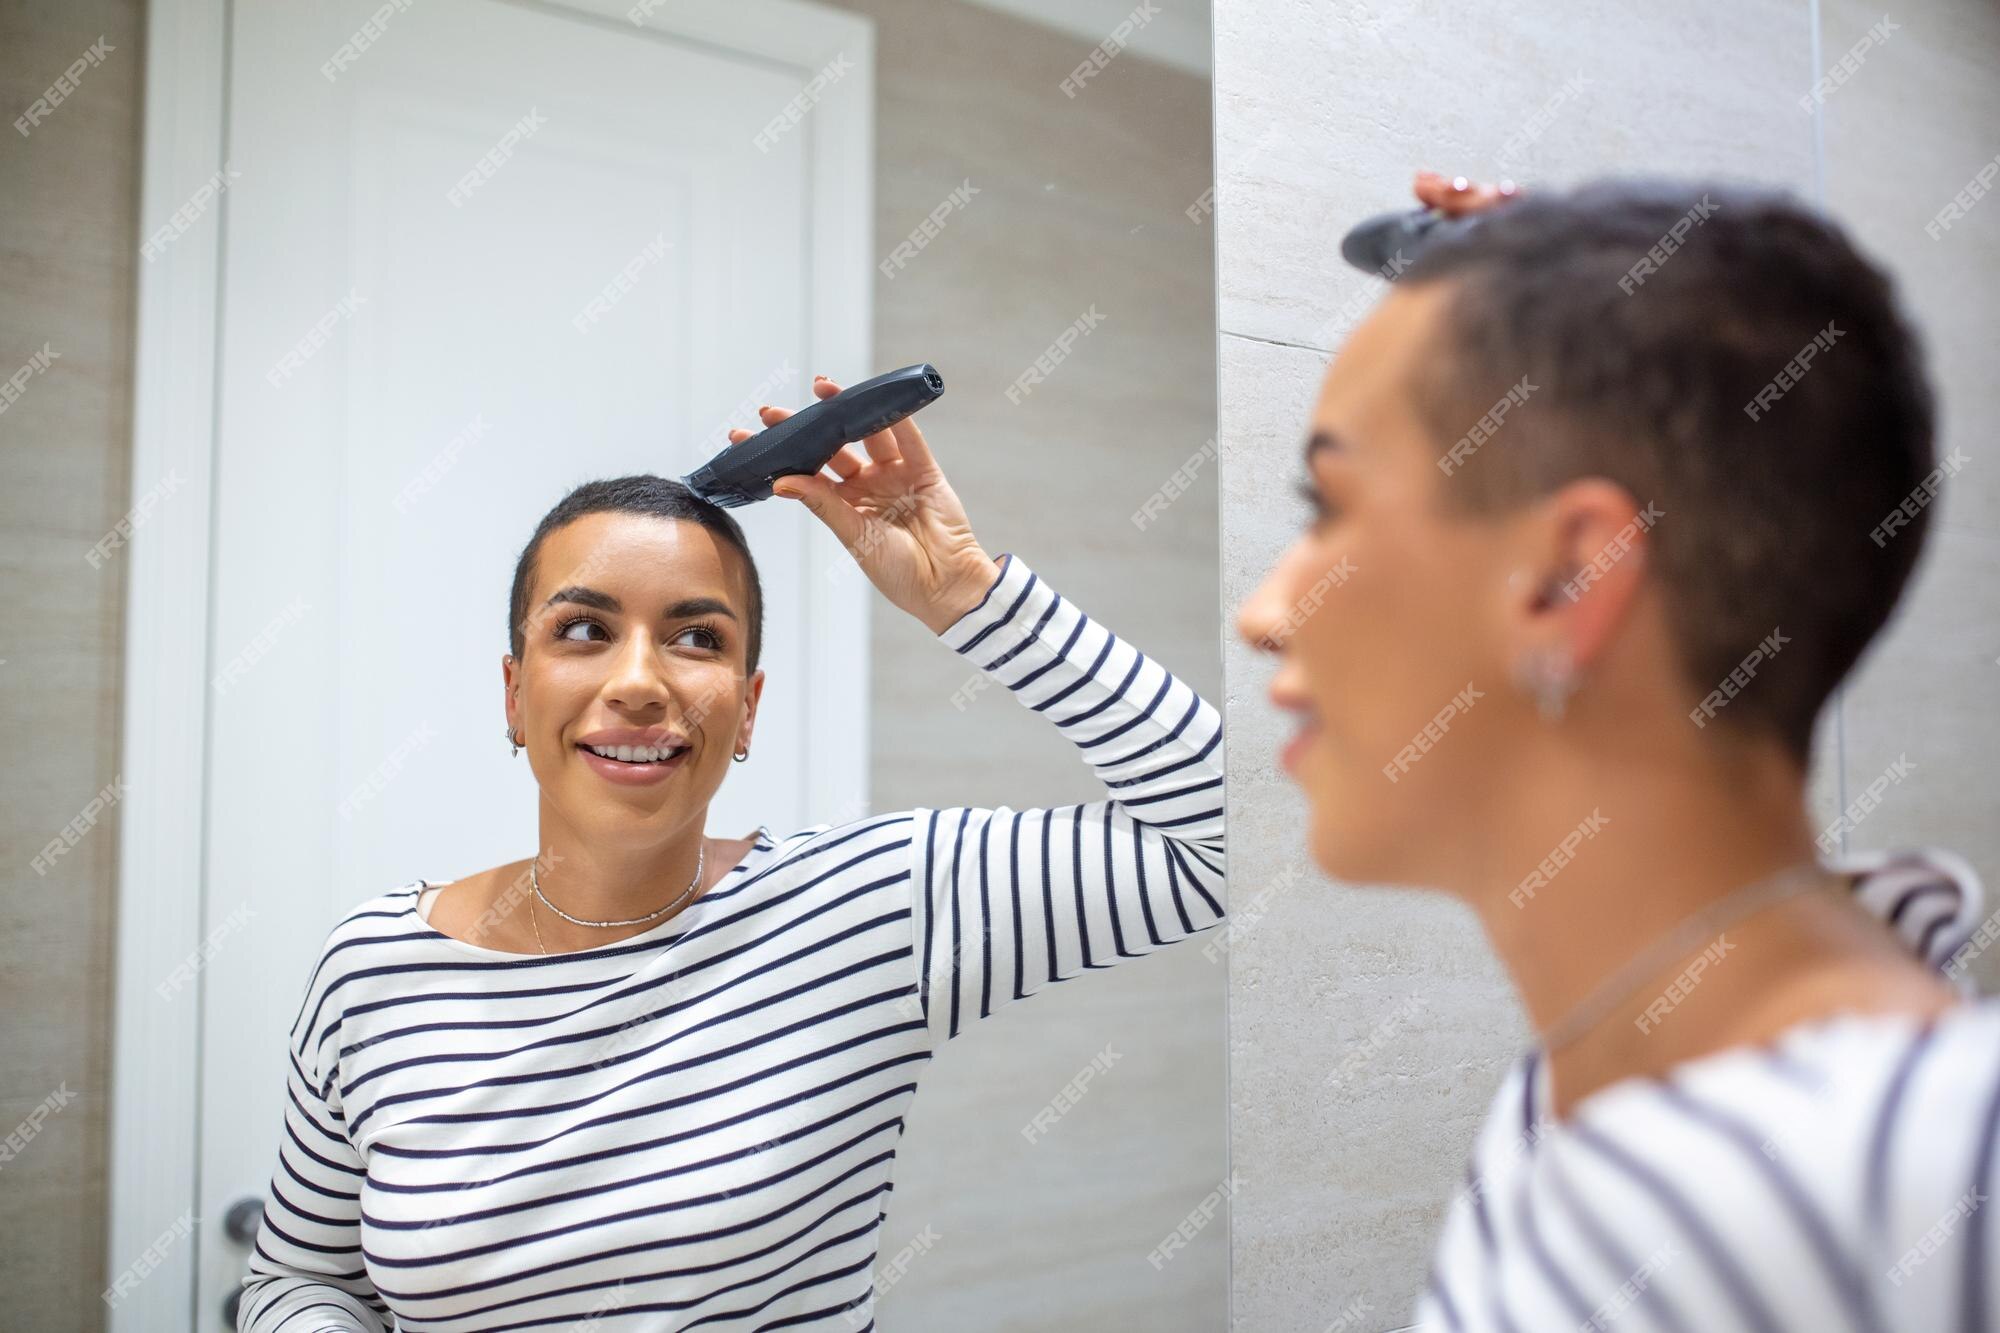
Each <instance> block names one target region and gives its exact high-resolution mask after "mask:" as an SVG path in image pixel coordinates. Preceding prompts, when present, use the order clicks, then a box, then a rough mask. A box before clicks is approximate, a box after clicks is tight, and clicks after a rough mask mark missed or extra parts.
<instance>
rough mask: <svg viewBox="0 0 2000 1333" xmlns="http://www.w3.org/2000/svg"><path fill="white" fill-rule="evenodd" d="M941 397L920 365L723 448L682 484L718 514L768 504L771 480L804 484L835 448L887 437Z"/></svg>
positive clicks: (935, 377) (928, 368) (938, 382)
mask: <svg viewBox="0 0 2000 1333" xmlns="http://www.w3.org/2000/svg"><path fill="white" fill-rule="evenodd" d="M943 392H944V376H942V375H940V374H938V373H937V370H936V368H935V367H933V366H932V365H931V364H930V362H928V361H926V362H923V363H921V364H919V365H914V366H904V367H903V368H902V369H901V370H892V371H890V372H889V373H888V374H886V375H877V376H876V377H875V378H874V379H872V380H863V381H861V383H859V384H850V385H848V386H847V387H846V388H845V389H842V390H841V391H840V392H839V393H837V394H835V395H834V396H833V397H831V398H822V399H820V400H819V401H818V402H816V403H814V404H813V405H812V406H810V407H802V408H800V409H799V410H798V411H796V412H794V413H792V414H791V415H790V416H788V417H786V418H785V419H784V420H783V421H780V422H779V423H778V424H777V425H775V426H770V427H767V428H765V429H764V430H761V431H759V432H758V433H757V434H755V435H752V436H751V437H750V438H748V439H746V440H744V441H742V442H741V443H740V444H732V445H730V446H729V447H728V448H726V449H724V450H723V451H722V452H721V453H719V454H717V455H716V456H715V457H713V458H711V459H709V460H708V461H707V462H706V463H703V464H702V465H701V466H700V467H698V468H696V469H695V470H694V471H692V472H690V473H688V474H687V476H686V477H684V478H682V480H683V481H684V482H685V484H686V485H687V488H688V489H689V490H691V491H693V492H694V493H695V494H696V495H699V496H700V497H701V498H702V499H704V500H706V501H708V502H709V503H710V504H715V505H721V506H722V507H723V508H724V509H735V508H737V507H738V506H740V505H747V504H755V503H756V502H757V501H759V500H768V499H770V498H771V483H772V482H774V481H776V480H777V479H778V478H779V477H809V476H812V475H813V474H814V473H816V472H818V471H819V470H820V469H821V468H823V467H825V466H826V464H827V461H828V460H829V459H831V458H832V457H833V456H834V455H835V454H837V453H839V452H840V450H841V447H842V446H843V445H849V444H853V443H855V442H856V441H857V440H861V439H865V438H866V437H868V436H870V435H873V434H875V432H877V431H882V430H887V429H889V427H891V426H893V425H895V424H896V423H897V422H898V421H901V420H902V419H903V418H904V417H906V416H908V415H910V414H911V413H912V412H914V411H916V410H917V409H918V408H920V407H923V406H924V405H925V404H927V403H931V402H934V401H936V399H937V397H938V395H939V394H941V393H943Z"/></svg>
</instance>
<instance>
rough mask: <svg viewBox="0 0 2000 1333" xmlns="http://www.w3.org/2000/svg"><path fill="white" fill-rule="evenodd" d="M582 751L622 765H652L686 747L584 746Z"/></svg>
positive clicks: (671, 756) (669, 757)
mask: <svg viewBox="0 0 2000 1333" xmlns="http://www.w3.org/2000/svg"><path fill="white" fill-rule="evenodd" d="M583 748H584V749H586V750H588V751H590V752H591V753H592V754H595V755H602V756H603V757H604V758H606V759H616V760H618V761H619V762H620V763H623V764H654V763H658V762H659V761H661V760H663V759H671V758H673V757H674V756H675V755H677V754H679V753H680V752H681V751H682V750H685V749H686V748H687V747H686V746H685V745H681V746H649V745H586V746H584V747H583Z"/></svg>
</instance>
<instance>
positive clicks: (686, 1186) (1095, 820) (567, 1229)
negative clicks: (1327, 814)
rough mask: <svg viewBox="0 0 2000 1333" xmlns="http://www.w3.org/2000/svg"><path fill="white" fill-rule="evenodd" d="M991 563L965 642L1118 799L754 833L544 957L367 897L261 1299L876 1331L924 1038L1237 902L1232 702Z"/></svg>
mask: <svg viewBox="0 0 2000 1333" xmlns="http://www.w3.org/2000/svg"><path fill="white" fill-rule="evenodd" d="M1000 563H1001V570H1000V574H999V577H998V578H997V580H996V581H995V583H994V585H993V587H992V588H991V590H989V592H988V593H987V595H986V599H985V600H984V601H983V602H982V603H981V604H980V605H979V606H978V607H977V608H975V609H973V610H972V611H969V612H967V613H966V614H965V615H964V616H963V617H961V618H960V619H959V620H958V621H956V622H955V623H954V624H952V625H951V626H950V627H949V628H947V629H946V630H945V631H944V632H943V633H942V634H941V635H939V636H938V637H939V638H941V639H942V640H943V641H944V642H945V643H946V644H947V645H948V646H949V647H951V648H952V649H953V650H954V651H955V652H957V653H958V654H960V655H961V656H962V657H964V658H965V659H966V661H967V662H968V663H970V664H972V665H974V666H975V667H976V668H977V669H978V670H979V671H980V672H981V673H983V674H984V677H985V678H988V679H991V680H993V681H995V682H997V683H999V684H1001V685H1004V686H1005V687H1006V688H1007V689H1008V690H1009V691H1011V692H1012V693H1013V695H1014V697H1015V698H1016V699H1017V700H1018V701H1019V702H1020V703H1021V704H1023V705H1024V706H1026V707H1027V708H1028V709H1030V710H1032V711H1033V712H1035V713H1038V714H1040V715H1041V716H1042V717H1044V718H1046V719H1047V720H1048V721H1049V722H1051V723H1052V724H1054V726H1055V727H1056V728H1057V729H1058V731H1059V732H1060V733H1061V734H1062V735H1063V736H1065V737H1067V738H1068V739H1069V740H1070V741H1071V742H1072V743H1073V744H1074V745H1075V746H1076V748H1077V750H1078V752H1079V753H1080V754H1081V755H1082V756H1083V758H1084V760H1085V761H1086V762H1087V763H1088V764H1089V766H1090V767H1091V769H1092V770H1093V771H1094V772H1095V774H1096V776H1097V777H1098V778H1099V779H1100V780H1101V781H1102V782H1103V784H1104V787H1105V788H1106V791H1107V796H1106V797H1105V799H1101V800H1098V801H1093V802H1086V803H1082V804H1077V805H1066V806H1056V807H1051V808H1044V809H1029V810H1015V809H1011V808H1009V807H1007V806H1004V805H1003V806H999V807H997V808H993V809H977V808H970V807H952V808H930V807H923V808H918V809H915V810H908V811H903V812H900V813H896V814H888V815H881V816H875V817H871V818H866V819H861V820H857V821H854V822H851V823H845V824H840V825H836V826H828V825H824V824H822V825H816V826H813V827H811V828H807V829H804V830H801V831H799V832H797V833H794V834H791V835H790V836H788V837H785V838H783V839H782V840H773V839H772V838H771V837H770V836H769V830H768V828H767V827H766V828H760V829H759V830H758V837H757V840H756V843H755V845H754V846H753V847H752V848H751V850H750V852H749V853H748V854H747V855H746V856H745V858H744V859H743V861H742V862H741V863H740V864H738V865H736V866H735V867H733V868H732V869H731V870H730V871H729V872H728V874H727V875H726V876H725V877H724V878H723V879H721V880H720V881H718V882H717V883H716V884H715V885H714V886H713V887H711V888H710V889H709V890H708V891H707V892H705V893H704V894H702V896H701V897H699V898H697V899H696V900H695V901H694V902H693V903H691V904H690V905H689V906H688V907H686V908H685V909H684V910H682V911H681V912H680V913H678V914H677V915H675V916H674V917H672V918H671V919H669V920H668V921H665V922H663V923H661V924H660V925H658V926H656V927H654V928H652V929H650V930H647V931H645V932H643V933H641V934H638V935H634V936H631V937H630V938H628V939H625V940H621V941H618V942H616V943H612V944H607V945H603V946H600V947H597V948H592V949H586V950H583V951H580V952H576V953H566V954H558V955H551V956H548V957H541V956H535V955H523V954H514V953H506V952H501V951H498V950H492V949H487V948H483V947H480V946H476V945H473V944H469V943H466V942H464V941H460V940H457V939H455V938H452V937H449V936H446V935H444V934H442V933H440V932H439V931H437V930H435V929H434V928H432V927H431V926H430V925H429V924H428V922H427V921H426V920H425V919H424V917H423V916H422V915H421V914H420V913H419V911H418V910H417V903H418V897H419V895H420V893H421V892H422V890H423V889H424V888H425V887H426V884H425V881H422V880H418V881H415V882H414V883H411V884H408V885H404V886H401V887H399V888H397V889H394V890H392V891H390V892H388V893H385V894H383V895H381V896H379V897H377V898H375V899H372V900H371V901H369V902H366V903H364V904H362V905H361V906H360V907H359V908H358V909H357V910H356V911H354V912H353V913H352V914H351V915H349V916H348V917H347V918H346V919H345V920H343V921H341V922H340V923H339V924H338V925H337V926H335V927H334V929H333V930H332V932H331V934H330V935H329V937H328V939H327V941H326V945H325V948H324V951H323V953H322V955H321V957H320V959H319V962H318V964H317V966H316V967H315V968H314V970H313V972H312V975H311V978H310V980H309V982H308V984H307V986H306V988H305V994H304V999H303V1002H302V1004H301V1006H300V1008H299V1011H298V1014H297V1017H296V1019H295V1020H294V1022H293V1025H292V1028H291V1038H290V1043H289V1060H288V1066H289V1073H288V1077H287V1080H286V1091H285V1115H284V1124H283V1133H282V1136H281V1138H280V1142H279V1148H278V1154H277V1166H276V1169H275V1171H274V1173H273V1176H272V1179H271V1188H270V1194H269V1197H268V1199H267V1201H266V1206H265V1211H264V1218H263V1226H262V1229H261V1232H260V1234H259V1236H258V1238H257V1242H256V1244H255V1246H254V1249H253V1252H252V1255H251V1258H250V1262H249V1267H250V1275H249V1276H248V1277H247V1278H246V1279H245V1281H244V1287H245V1295H244V1299H243V1303H242V1307H241V1311H240V1314H239V1324H238V1326H239V1328H241V1329H244V1330H248V1331H253V1333H280V1331H281V1330H282V1333H318V1331H320V1330H331V1329H338V1330H353V1329H361V1330H367V1331H368V1333H375V1331H377V1330H382V1329H385V1328H387V1327H390V1326H391V1325H390V1322H389V1321H390V1320H391V1318H392V1317H393V1319H394V1320H395V1323H394V1325H393V1326H394V1327H398V1328H402V1329H408V1330H436V1331H438V1333H447V1331H449V1333H461V1331H463V1330H473V1329H477V1330H481V1331H482V1333H497V1331H498V1330H509V1329H549V1328H570V1329H601V1330H607V1331H609V1330H636V1329H646V1330H663V1329H694V1328H704V1329H726V1330H738V1329H752V1328H757V1329H764V1328H781V1327H782V1328H793V1327H798V1328H827V1329H842V1330H848V1331H849V1333H854V1331H857V1330H865V1329H868V1328H871V1327H872V1326H873V1318H872V1309H873V1298H874V1295H875V1278H874V1273H873V1268H874V1264H875V1261H876V1250H877V1246H878V1242H879V1229H880V1226H881V1222H882V1217H883V1213H884V1209H885V1207H886V1201H887V1197H888V1193H889V1191H890V1188H891V1183H890V1175H891V1168H892V1166H893V1164H894V1161H895V1154H896V1148H897V1144H898V1142H899V1140H900V1138H901V1135H902V1131H903V1123H904V1117H905V1115H906V1114H907V1113H908V1110H909V1106H910V1101H911V1098H912V1097H913V1096H914V1094H915V1092H916V1088H917V1079H918V1075H919V1073H920V1072H921V1071H922V1069H923V1068H924V1067H925V1065H926V1064H927V1063H928V1062H929V1060H930V1058H931V1054H932V1051H933V1049H934V1048H935V1047H936V1046H937V1045H938V1044H940V1043H941V1042H943V1041H945V1040H947V1039H949V1038H950V1037H952V1036H955V1035H957V1034H958V1033H959V1032H961V1031H962V1030H964V1028H965V1026H966V1025H967V1024H968V1023H969V1022H971V1021H972V1020H973V1019H975V1018H979V1017H983V1016H985V1015H987V1014H990V1013H992V1012H994V1011H995V1010H997V1009H999V1008H1001V1007H1002V1006H1004V1005H1006V1004H1007V1003H1009V1002H1010V1001H1013V1000H1018V999H1021V998H1024V997H1025V996H1028V995H1030V994H1033V993H1034V992H1035V991H1037V990H1040V989H1042V988H1043V987H1045V986H1047V985H1049V984H1050V983H1052V982H1056V981H1060V980H1063V979H1066V978H1069V977H1072V976H1075V975H1077V974H1078V973H1080V972H1083V971H1085V970H1088V969H1091V968H1098V967H1105V966H1109V965H1112V964H1114V963H1116V962H1118V961H1119V960H1121V959H1126V958H1136V957H1139V956H1141V955H1144V954H1146V953H1149V952H1151V951H1152V950H1154V949H1156V948H1158V947H1160V946H1162V945H1165V944H1168V943H1171V942H1173V941H1176V940H1179V939H1181V938H1183V937H1185V936H1187V935H1190V934H1192V933H1194V932H1196V931H1198V930H1202V929H1205V928H1207V927H1209V926H1212V925H1214V924H1216V923H1217V922H1218V921H1219V920H1220V918H1221V916H1222V906H1221V901H1220V899H1221V895H1222V884H1223V799H1222V798H1223V786H1222V782H1223V770H1222V762H1223V748H1222V723H1221V718H1220V715H1219V714H1218V713H1217V712H1216V710H1215V708H1214V707H1213V706H1211V705H1210V704H1209V703H1208V702H1206V701H1205V700H1203V699H1202V698H1201V697H1200V696H1199V695H1197V694H1196V693H1195V692H1194V691H1193V690H1192V689H1190V688H1189V687H1188V686H1187V685H1186V684H1185V683H1184V682H1182V681H1181V680H1179V679H1178V678H1176V677H1175V676H1173V675H1172V674H1170V673H1169V672H1168V671H1167V670H1166V669H1165V668H1164V667H1162V666H1161V665H1160V664H1159V663H1158V662H1155V661H1153V660H1151V659H1150V658H1148V657H1146V656H1145V655H1144V654H1143V653H1140V652H1139V651H1137V650H1136V649H1134V648H1133V647H1132V646H1131V645H1129V644H1127V643H1126V642H1124V641H1123V640H1121V639H1119V638H1118V637H1117V636H1116V635H1114V634H1112V633H1111V632H1110V631H1109V630H1108V629H1106V628H1105V627H1104V626H1102V625H1100V624H1098V623H1097V622H1095V621H1093V620H1092V619H1090V618H1089V617H1088V616H1086V615H1085V614H1083V612H1082V611H1080V610H1079V609H1078V608H1077V607H1076V606H1074V605H1073V604H1072V603H1070V602H1069V601H1067V600H1066V599H1064V598H1063V597H1062V596H1061V595H1059V594H1058V593H1057V592H1055V590H1054V589H1052V588H1050V587H1049V585H1048V584H1047V583H1046V582H1044V581H1043V580H1041V579H1040V578H1039V577H1038V576H1037V575H1036V574H1035V573H1034V572H1033V571H1032V570H1030V569H1029V568H1028V566H1027V565H1026V564H1025V563H1024V562H1023V561H1022V560H1020V559H1019V558H1018V557H1016V556H1006V555H1003V556H1002V557H1001V562H1000ZM392 1312H393V1316H392Z"/></svg>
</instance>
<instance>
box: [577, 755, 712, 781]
mask: <svg viewBox="0 0 2000 1333" xmlns="http://www.w3.org/2000/svg"><path fill="white" fill-rule="evenodd" d="M576 752H577V753H578V754H580V755H582V756H583V762H584V763H586V764H588V765H590V766H591V767H592V768H594V769H596V770H597V772H598V773H599V774H600V775H601V776H602V777H604V778H605V779H606V780H607V781H610V782H620V783H623V784H625V785H626V786H628V787H644V786H649V785H651V784H652V783H655V782H664V781H666V780H667V778H669V777H671V776H672V775H673V774H674V772H675V771H676V770H678V769H679V768H680V766H681V764H682V762H683V761H685V760H686V759H687V757H688V755H689V753H690V751H688V750H685V749H683V750H682V751H681V752H680V753H678V754H676V755H675V756H674V757H673V758H671V759H656V760H654V761H653V762H652V763H649V764H628V763H626V762H625V761H624V760H622V759H606V758H605V757H604V756H603V755H601V754H599V753H597V752H596V751H595V750H591V749H588V748H586V747H584V746H581V745H579V746H577V747H576Z"/></svg>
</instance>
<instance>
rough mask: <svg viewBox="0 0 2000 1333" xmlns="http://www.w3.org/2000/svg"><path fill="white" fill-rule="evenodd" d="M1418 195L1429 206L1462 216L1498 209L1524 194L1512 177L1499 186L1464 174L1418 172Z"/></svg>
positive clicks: (1448, 215)
mask: <svg viewBox="0 0 2000 1333" xmlns="http://www.w3.org/2000/svg"><path fill="white" fill-rule="evenodd" d="M1416 195H1417V200H1418V202H1419V203H1421V204H1423V205H1424V206H1425V207H1427V208H1435V209H1438V210H1440V211H1441V212H1443V213H1444V214H1445V215H1446V216H1447V217H1454V218H1455V217H1461V216H1463V215H1464V214H1467V213H1480V212H1484V211H1485V210H1487V209H1489V208H1497V207H1499V206H1500V205H1501V204H1504V203H1506V202H1507V201H1508V200H1509V199H1518V198H1520V197H1521V188H1520V187H1519V186H1518V185H1516V184H1514V182H1512V181H1509V180H1503V181H1501V182H1500V183H1499V184H1498V185H1481V184H1479V183H1478V182H1477V181H1470V180H1467V179H1466V178H1465V177H1463V176H1440V175H1439V174H1438V173H1437V172H1435V171H1419V172H1418V173H1417V182H1416Z"/></svg>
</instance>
